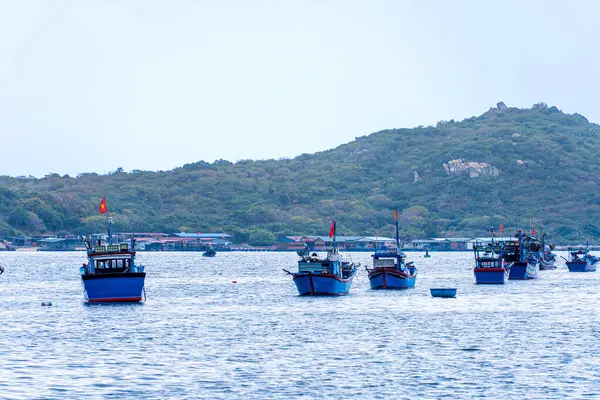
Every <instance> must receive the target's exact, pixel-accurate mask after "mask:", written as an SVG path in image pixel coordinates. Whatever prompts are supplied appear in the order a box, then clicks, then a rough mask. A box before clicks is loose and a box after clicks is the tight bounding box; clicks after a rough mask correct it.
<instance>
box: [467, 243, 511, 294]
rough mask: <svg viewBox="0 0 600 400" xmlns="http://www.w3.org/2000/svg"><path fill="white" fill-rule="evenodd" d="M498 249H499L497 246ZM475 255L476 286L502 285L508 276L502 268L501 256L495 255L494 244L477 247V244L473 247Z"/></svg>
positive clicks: (474, 272)
mask: <svg viewBox="0 0 600 400" xmlns="http://www.w3.org/2000/svg"><path fill="white" fill-rule="evenodd" d="M496 248H498V249H500V253H501V247H500V246H497V247H496ZM473 252H474V254H475V268H474V269H473V274H474V275H475V283H477V284H503V283H504V280H505V278H506V275H507V274H508V271H507V269H506V268H505V267H504V260H503V258H502V255H501V254H498V253H496V251H495V246H494V242H493V241H492V243H491V245H490V246H487V247H485V248H484V247H483V246H478V245H477V243H476V244H475V247H473Z"/></svg>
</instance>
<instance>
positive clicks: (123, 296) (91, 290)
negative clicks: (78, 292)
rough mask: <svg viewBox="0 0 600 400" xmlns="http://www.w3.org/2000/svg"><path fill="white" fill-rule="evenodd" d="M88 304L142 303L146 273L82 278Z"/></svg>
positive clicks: (96, 275)
mask: <svg viewBox="0 0 600 400" xmlns="http://www.w3.org/2000/svg"><path fill="white" fill-rule="evenodd" d="M81 279H82V282H83V288H84V298H85V300H86V301H87V302H88V303H116V302H134V303H135V302H140V301H142V293H143V290H144V281H145V279H146V273H145V272H135V273H126V274H122V273H121V274H119V273H116V274H90V275H82V276H81Z"/></svg>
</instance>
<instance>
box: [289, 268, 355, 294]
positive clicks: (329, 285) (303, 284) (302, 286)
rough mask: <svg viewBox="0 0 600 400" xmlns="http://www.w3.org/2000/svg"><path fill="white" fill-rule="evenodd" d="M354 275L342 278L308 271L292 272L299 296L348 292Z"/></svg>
mask: <svg viewBox="0 0 600 400" xmlns="http://www.w3.org/2000/svg"><path fill="white" fill-rule="evenodd" d="M354 275H355V274H352V275H351V276H350V277H349V278H347V279H342V278H340V277H338V276H336V275H333V274H322V273H321V274H319V273H311V272H309V273H297V274H293V279H294V284H296V288H297V289H298V294H299V295H300V296H342V295H345V294H348V292H350V288H351V287H352V280H353V279H354Z"/></svg>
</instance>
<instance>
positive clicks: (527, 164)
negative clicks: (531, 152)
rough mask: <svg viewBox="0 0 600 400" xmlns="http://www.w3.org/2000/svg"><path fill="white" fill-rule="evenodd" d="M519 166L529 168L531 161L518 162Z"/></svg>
mask: <svg viewBox="0 0 600 400" xmlns="http://www.w3.org/2000/svg"><path fill="white" fill-rule="evenodd" d="M517 164H518V165H520V166H521V167H523V168H528V167H529V161H527V160H517Z"/></svg>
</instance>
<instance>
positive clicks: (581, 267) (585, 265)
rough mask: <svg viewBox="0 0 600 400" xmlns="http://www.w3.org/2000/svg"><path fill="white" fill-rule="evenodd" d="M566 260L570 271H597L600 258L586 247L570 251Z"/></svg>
mask: <svg viewBox="0 0 600 400" xmlns="http://www.w3.org/2000/svg"><path fill="white" fill-rule="evenodd" d="M565 261H566V264H567V268H569V272H595V271H596V266H597V265H598V261H600V258H598V257H596V256H593V255H591V254H590V253H589V252H588V250H587V248H586V249H584V250H577V251H572V252H570V253H569V259H568V260H565Z"/></svg>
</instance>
